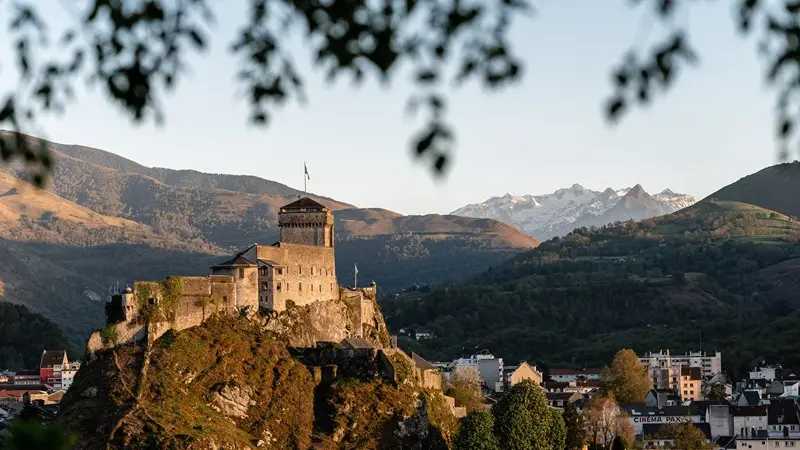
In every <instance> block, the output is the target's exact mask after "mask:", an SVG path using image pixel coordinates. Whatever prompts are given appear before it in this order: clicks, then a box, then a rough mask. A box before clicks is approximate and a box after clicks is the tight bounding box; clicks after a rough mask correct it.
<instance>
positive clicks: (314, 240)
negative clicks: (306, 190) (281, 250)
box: [278, 197, 334, 247]
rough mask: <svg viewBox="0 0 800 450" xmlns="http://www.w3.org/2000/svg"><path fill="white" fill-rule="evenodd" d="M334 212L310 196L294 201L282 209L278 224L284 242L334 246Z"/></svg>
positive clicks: (281, 239)
mask: <svg viewBox="0 0 800 450" xmlns="http://www.w3.org/2000/svg"><path fill="white" fill-rule="evenodd" d="M333 223H334V222H333V212H331V210H330V209H328V208H326V207H325V206H324V205H322V204H320V203H318V202H316V201H314V200H312V199H310V198H308V197H303V198H301V199H300V200H297V201H295V202H292V203H290V204H288V205H286V206H284V207H282V208H281V209H280V212H279V215H278V226H279V227H280V229H281V237H280V242H281V243H283V244H299V245H314V246H317V247H333Z"/></svg>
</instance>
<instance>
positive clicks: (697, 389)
mask: <svg viewBox="0 0 800 450" xmlns="http://www.w3.org/2000/svg"><path fill="white" fill-rule="evenodd" d="M700 374H701V369H700V368H699V367H681V386H680V387H679V389H678V392H679V393H680V394H681V400H683V401H684V402H687V401H694V400H702V399H703V392H702V391H701V384H702V380H701V375H700Z"/></svg>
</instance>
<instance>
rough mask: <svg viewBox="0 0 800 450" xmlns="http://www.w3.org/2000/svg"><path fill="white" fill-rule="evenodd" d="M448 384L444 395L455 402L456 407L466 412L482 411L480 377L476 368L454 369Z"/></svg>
mask: <svg viewBox="0 0 800 450" xmlns="http://www.w3.org/2000/svg"><path fill="white" fill-rule="evenodd" d="M449 383H450V387H449V388H447V391H446V392H445V393H446V394H447V395H449V396H450V397H453V398H454V399H455V400H456V405H458V406H463V407H465V408H467V412H472V411H475V410H476V409H484V407H483V394H481V376H480V374H479V373H478V370H477V369H476V368H474V367H469V366H459V367H456V368H455V370H453V374H452V375H451V376H450V381H449Z"/></svg>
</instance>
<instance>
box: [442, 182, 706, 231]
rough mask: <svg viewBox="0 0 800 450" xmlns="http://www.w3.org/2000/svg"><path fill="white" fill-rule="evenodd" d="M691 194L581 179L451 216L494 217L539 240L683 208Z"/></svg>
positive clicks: (470, 207)
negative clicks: (598, 186) (588, 183)
mask: <svg viewBox="0 0 800 450" xmlns="http://www.w3.org/2000/svg"><path fill="white" fill-rule="evenodd" d="M694 203H695V199H694V197H692V196H690V195H686V194H676V193H674V192H672V191H671V190H669V189H666V190H664V191H662V192H659V193H658V194H655V195H650V194H648V193H647V192H646V191H645V190H644V188H642V185H640V184H637V185H636V186H634V187H632V188H626V189H611V188H608V189H606V190H604V191H602V192H601V191H594V190H591V189H587V188H585V187H583V186H581V185H580V184H574V185H572V187H570V188H566V189H559V190H557V191H555V192H553V193H552V194H545V195H521V196H517V195H511V194H506V195H504V196H502V197H492V198H490V199H489V200H486V201H485V202H483V203H477V204H471V205H467V206H464V207H462V208H459V209H457V210H455V211H453V213H452V214H453V215H457V216H466V217H482V218H488V219H495V220H499V221H501V222H504V223H506V224H509V225H512V226H515V227H517V228H518V229H520V230H522V231H524V232H525V233H528V234H529V235H531V236H533V237H534V238H536V239H538V240H540V241H544V240H547V239H550V238H552V237H554V236H563V235H565V234H567V233H569V232H570V231H572V230H574V229H575V228H580V227H591V226H593V225H594V226H602V225H606V224H609V223H613V222H616V221H625V220H628V219H633V220H642V219H646V218H650V217H655V216H661V215H664V214H669V213H672V212H675V211H677V210H679V209H683V208H685V207H687V206H690V205H692V204H694Z"/></svg>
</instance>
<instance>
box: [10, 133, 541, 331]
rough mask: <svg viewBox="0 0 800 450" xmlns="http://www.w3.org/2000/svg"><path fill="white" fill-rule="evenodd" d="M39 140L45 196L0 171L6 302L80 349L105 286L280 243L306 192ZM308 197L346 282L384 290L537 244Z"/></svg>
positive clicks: (473, 226) (95, 322)
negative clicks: (327, 228)
mask: <svg viewBox="0 0 800 450" xmlns="http://www.w3.org/2000/svg"><path fill="white" fill-rule="evenodd" d="M4 134H5V135H7V133H4V132H0V138H2V137H3V135H4ZM30 139H36V138H30ZM39 142H44V144H45V145H46V146H48V148H50V150H51V152H52V155H53V157H54V161H55V166H54V172H53V176H52V179H51V185H50V187H49V188H48V190H47V191H42V190H37V189H34V188H33V187H32V186H31V185H30V184H28V183H26V182H24V181H22V180H20V179H18V178H15V177H13V176H12V174H11V173H8V172H0V256H2V258H0V283H3V285H5V286H6V289H5V291H4V292H3V293H0V299H2V300H6V301H10V302H13V303H17V304H23V305H26V306H28V307H29V308H30V309H31V310H32V311H35V312H38V313H41V314H43V315H45V316H46V317H48V318H49V319H51V320H53V321H55V322H56V323H58V324H59V325H60V326H61V328H62V329H63V330H64V332H65V334H66V335H67V336H68V337H69V338H70V339H71V340H73V342H74V343H76V344H80V343H81V342H82V341H83V340H84V339H85V337H86V335H87V333H88V331H89V330H90V329H92V328H96V327H97V326H99V325H101V324H102V321H103V303H104V301H105V297H106V296H107V294H108V292H109V289H112V288H116V287H117V286H119V288H120V289H122V288H124V287H125V285H126V284H130V283H132V282H133V281H134V280H137V279H162V278H163V277H164V276H166V275H168V274H175V275H203V274H206V273H208V267H209V266H210V265H212V264H213V263H215V262H219V260H220V258H224V257H226V256H227V255H230V254H231V253H233V252H235V251H237V250H241V249H242V248H245V247H246V246H249V245H251V244H253V243H255V242H257V243H261V244H271V243H273V242H276V241H277V240H278V239H279V229H278V226H277V219H278V209H279V208H280V207H281V206H283V205H285V204H287V203H290V202H292V201H294V200H296V199H297V195H298V194H300V192H299V191H297V190H295V189H292V188H289V187H287V186H285V185H282V184H280V183H275V182H273V181H269V180H264V179H261V178H258V177H252V176H239V175H220V174H205V173H200V172H196V171H183V170H172V169H160V168H148V167H144V166H142V165H140V164H137V163H135V162H133V161H130V160H128V159H125V158H122V157H120V156H118V155H115V154H113V153H109V152H105V151H102V150H98V149H91V148H87V147H81V146H67V145H62V144H56V143H51V142H46V141H39ZM312 197H313V198H314V199H316V200H318V201H320V202H322V203H323V204H325V205H326V206H328V207H330V208H332V209H333V210H335V211H336V226H337V229H336V233H335V236H336V239H337V241H336V246H337V264H338V266H339V272H338V273H339V277H340V281H341V282H342V283H343V284H348V285H349V284H351V283H352V282H351V281H350V280H352V279H353V268H354V265H355V264H359V277H360V280H363V282H365V283H368V282H369V281H372V280H375V281H376V282H377V283H378V286H379V288H380V289H382V290H394V289H399V288H403V287H406V286H409V285H416V284H428V283H438V282H445V281H456V280H463V279H465V278H467V277H469V276H472V275H475V274H477V273H480V272H481V271H483V270H485V269H486V268H487V267H490V266H492V265H496V264H500V263H502V262H503V261H504V260H506V259H507V258H508V257H510V256H512V255H513V254H515V253H516V252H518V251H520V250H525V249H530V248H533V247H535V246H536V245H537V244H538V242H537V241H536V240H534V239H532V238H530V237H528V236H527V235H525V234H523V233H521V232H520V231H518V230H516V229H514V228H512V227H509V226H507V225H504V224H502V223H500V222H497V221H491V220H484V219H467V218H461V217H456V216H438V215H430V216H402V215H400V214H396V213H393V212H391V211H387V210H380V209H355V208H353V207H352V205H349V204H347V203H343V202H339V201H335V200H332V199H328V198H324V197H317V196H312Z"/></svg>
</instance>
